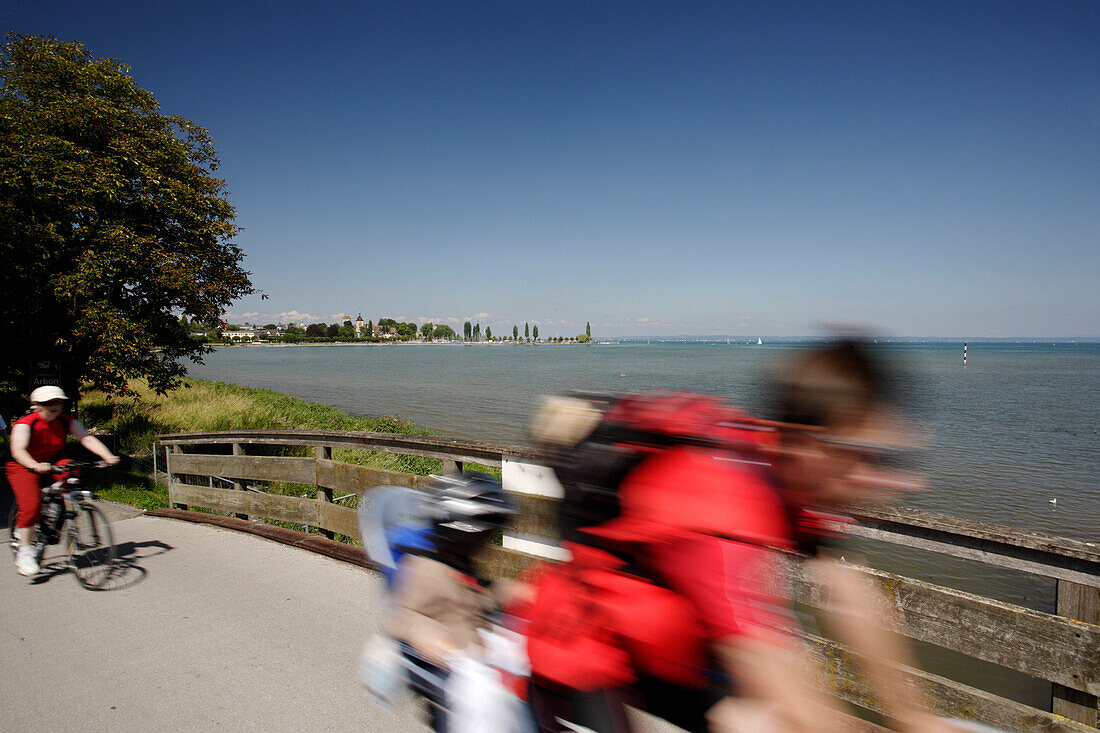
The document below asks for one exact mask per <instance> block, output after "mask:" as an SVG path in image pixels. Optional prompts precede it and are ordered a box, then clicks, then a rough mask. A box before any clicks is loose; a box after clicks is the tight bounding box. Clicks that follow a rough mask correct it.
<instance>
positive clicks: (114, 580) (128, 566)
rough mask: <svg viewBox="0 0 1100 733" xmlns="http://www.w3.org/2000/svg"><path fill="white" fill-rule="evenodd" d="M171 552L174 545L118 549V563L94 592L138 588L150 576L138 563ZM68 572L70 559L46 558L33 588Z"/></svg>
mask: <svg viewBox="0 0 1100 733" xmlns="http://www.w3.org/2000/svg"><path fill="white" fill-rule="evenodd" d="M172 549H174V548H173V547H172V546H171V545H169V544H167V543H164V542H161V541H160V540H148V541H146V542H129V541H128V542H121V543H119V544H117V545H115V562H114V565H113V566H112V567H111V573H110V576H109V577H108V578H107V580H106V582H104V583H103V585H102V586H100V587H99V588H96V589H95V590H97V591H106V590H122V589H123V588H130V587H132V586H135V585H137V584H138V583H140V582H142V581H143V580H145V578H146V577H147V576H148V574H149V573H148V571H147V570H146V569H145V568H144V567H142V566H141V565H140V564H138V560H142V559H145V558H148V557H155V556H156V555H163V554H164V553H166V552H168V551H169V550H172ZM69 572H70V571H69V564H68V560H67V558H65V557H63V556H57V557H46V558H43V561H42V572H40V573H39V574H38V575H37V576H36V577H35V578H34V580H32V581H31V584H32V585H41V584H42V583H48V582H50V581H51V580H53V579H54V578H56V577H57V576H59V575H68V574H69Z"/></svg>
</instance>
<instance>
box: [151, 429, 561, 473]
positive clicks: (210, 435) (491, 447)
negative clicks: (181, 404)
mask: <svg viewBox="0 0 1100 733" xmlns="http://www.w3.org/2000/svg"><path fill="white" fill-rule="evenodd" d="M158 438H159V439H160V441H161V443H163V444H165V445H203V444H211V443H215V444H218V443H232V442H238V443H244V444H248V443H253V444H260V445H309V446H333V447H339V448H359V449H363V450H372V451H380V452H384V453H402V454H405V455H410V456H427V457H429V458H441V459H445V460H447V459H449V460H455V461H462V462H466V463H479V464H482V465H486V466H494V467H499V466H500V459H501V456H502V455H512V456H516V457H519V458H532V459H534V458H538V457H539V456H540V455H541V454H540V453H539V452H538V451H536V450H534V449H532V448H528V447H526V446H521V445H511V444H507V443H484V442H480V441H472V440H464V439H458V438H443V437H438V436H428V435H406V434H403V433H372V432H366V431H362V432H360V431H353V430H227V431H219V432H206V433H171V434H166V435H160V436H158Z"/></svg>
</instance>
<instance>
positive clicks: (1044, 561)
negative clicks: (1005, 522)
mask: <svg viewBox="0 0 1100 733" xmlns="http://www.w3.org/2000/svg"><path fill="white" fill-rule="evenodd" d="M836 529H837V531H839V532H841V533H843V534H848V535H851V536H853V537H863V538H866V539H869V540H875V541H878V542H885V543H887V544H891V545H900V546H902V547H913V548H916V549H918V550H927V551H928V552H935V553H938V554H940V555H947V556H949V557H958V558H962V559H964V560H973V561H975V562H980V563H984V564H986V565H994V566H996V567H1001V568H1009V569H1011V570H1019V571H1021V572H1025V573H1031V574H1033V575H1038V576H1040V577H1044V578H1053V579H1056V580H1069V581H1071V582H1075V583H1080V584H1082V585H1088V586H1092V587H1100V566H1097V565H1096V564H1095V563H1092V562H1090V561H1086V560H1079V559H1076V558H1065V557H1062V556H1060V555H1057V554H1056V553H1045V554H1044V553H1040V552H1037V551H1032V550H1019V549H1018V548H1013V547H1001V548H996V547H988V548H983V547H981V545H982V544H983V543H982V542H980V541H970V540H967V539H966V538H960V537H957V536H948V535H935V534H934V533H932V532H931V530H927V531H926V530H921V529H913V528H908V527H903V528H902V531H893V530H883V529H879V528H878V527H866V526H863V525H859V524H854V525H844V526H839V525H837V527H836ZM918 532H924V533H926V534H927V536H918V534H917V533H918Z"/></svg>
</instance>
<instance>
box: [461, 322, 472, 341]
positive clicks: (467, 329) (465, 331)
mask: <svg viewBox="0 0 1100 733" xmlns="http://www.w3.org/2000/svg"><path fill="white" fill-rule="evenodd" d="M473 331H474V324H472V323H470V322H469V321H466V323H464V324H462V338H463V339H464V340H466V341H469V340H470V337H471V336H472V335H473Z"/></svg>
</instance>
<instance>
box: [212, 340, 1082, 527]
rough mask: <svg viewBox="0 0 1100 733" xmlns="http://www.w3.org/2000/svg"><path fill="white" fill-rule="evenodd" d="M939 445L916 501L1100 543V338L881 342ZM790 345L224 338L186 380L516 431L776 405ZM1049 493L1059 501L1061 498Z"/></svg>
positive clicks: (497, 433) (445, 428) (925, 459)
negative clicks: (630, 405) (676, 410)
mask: <svg viewBox="0 0 1100 733" xmlns="http://www.w3.org/2000/svg"><path fill="white" fill-rule="evenodd" d="M887 348H888V349H889V351H890V352H891V355H892V356H894V357H896V359H895V361H896V362H897V364H898V365H899V366H901V367H902V368H903V369H904V371H905V372H906V373H907V374H909V375H910V377H911V378H910V379H909V380H907V382H906V390H905V392H906V397H907V402H908V404H909V405H910V406H911V412H912V413H913V415H914V416H915V417H916V418H917V420H918V421H919V424H920V425H922V426H923V427H925V428H927V429H929V430H930V431H931V433H932V435H933V437H934V447H933V448H932V449H931V450H929V451H927V452H926V453H925V454H924V455H922V456H920V457H919V458H918V460H919V461H920V464H921V468H922V469H923V470H924V471H925V473H926V474H927V475H928V477H929V479H930V481H931V484H932V490H931V491H928V492H926V493H923V494H920V495H917V496H914V497H912V498H911V499H910V500H909V503H911V504H912V505H913V506H916V507H919V508H922V509H929V510H934V511H940V512H944V513H949V514H954V515H958V516H965V517H971V518H974V519H984V520H987V521H993V522H1001V523H1004V524H1013V525H1017V526H1021V527H1027V528H1030V529H1041V530H1045V531H1050V532H1055V533H1058V534H1061V535H1065V536H1067V537H1074V538H1078V539H1089V540H1092V539H1098V537H1097V535H1098V529H1097V528H1098V526H1100V483H1098V481H1097V472H1098V469H1100V441H1098V440H1097V430H1098V426H1097V405H1098V404H1100V345H1097V344H1077V345H1072V344H1067V345H1058V346H1050V345H1047V346H1032V345H1027V346H1015V345H1002V344H996V345H984V344H971V346H970V351H969V363H968V365H967V367H966V368H963V367H962V360H961V351H962V350H961V344H960V345H958V346H956V345H919V346H893V347H887ZM791 353H792V347H785V346H775V347H768V346H763V347H758V346H747V345H741V346H732V347H731V346H727V345H726V344H725V343H724V342H723V343H720V344H711V345H707V344H661V345H656V344H655V345H646V344H621V345H599V346H591V347H576V346H572V347H568V346H567V347H549V346H544V347H522V346H520V347H516V346H461V345H453V346H442V345H439V346H435V345H432V346H297V347H281V348H280V347H267V348H265V347H237V348H222V349H218V350H217V351H216V352H215V353H213V354H210V355H209V356H208V357H207V358H206V364H205V365H201V366H194V367H192V369H191V374H192V376H195V377H199V378H202V379H213V380H221V381H226V382H233V383H236V384H243V385H247V386H252V387H264V388H268V389H274V390H278V391H280V392H287V393H289V394H293V395H295V396H298V397H301V398H303V399H307V400H311V401H314V402H321V403H325V404H330V405H334V406H336V407H339V408H340V409H342V410H344V411H346V412H349V413H351V414H353V415H382V414H389V415H396V416H400V417H402V418H405V419H408V420H411V421H413V422H415V423H417V424H419V425H422V426H424V427H426V428H428V429H430V430H432V431H435V432H437V433H440V434H443V435H453V436H458V437H467V438H474V439H482V440H493V441H504V442H522V441H523V440H524V437H525V433H526V426H527V425H528V423H529V422H530V418H531V416H532V414H533V413H534V411H535V409H536V406H537V403H538V398H539V396H540V395H544V394H563V393H567V392H569V391H571V390H597V391H619V392H629V391H636V390H641V389H650V388H658V387H675V388H680V389H690V390H697V391H700V392H707V393H711V394H716V395H720V396H722V397H725V398H728V399H730V400H732V401H733V402H735V403H737V404H739V405H743V406H745V407H746V408H748V409H749V410H750V411H754V412H763V411H764V410H766V406H767V380H768V376H769V374H771V373H773V372H774V370H775V368H776V367H777V366H778V365H780V364H782V363H783V362H784V360H785V359H786V358H788V357H789V356H791ZM1051 499H1057V503H1056V504H1051V503H1050V500H1051Z"/></svg>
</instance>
